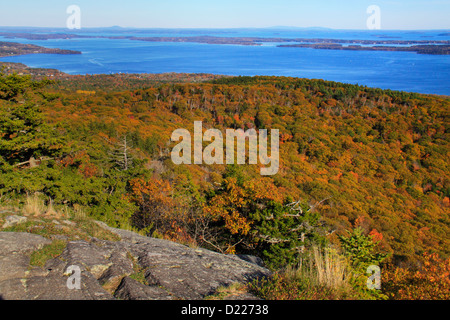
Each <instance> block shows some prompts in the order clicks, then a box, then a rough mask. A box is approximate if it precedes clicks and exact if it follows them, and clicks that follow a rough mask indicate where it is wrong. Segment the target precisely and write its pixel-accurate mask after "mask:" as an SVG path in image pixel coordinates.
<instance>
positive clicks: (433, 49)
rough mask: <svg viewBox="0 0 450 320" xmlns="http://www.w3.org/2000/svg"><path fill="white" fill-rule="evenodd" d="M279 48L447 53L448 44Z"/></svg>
mask: <svg viewBox="0 0 450 320" xmlns="http://www.w3.org/2000/svg"><path fill="white" fill-rule="evenodd" d="M278 47H281V48H312V49H328V50H353V51H402V52H416V53H419V54H434V55H449V54H450V45H414V46H410V47H395V46H371V47H363V46H361V45H349V46H343V45H341V44H337V43H314V44H289V45H279V46H278Z"/></svg>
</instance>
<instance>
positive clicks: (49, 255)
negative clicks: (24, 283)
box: [30, 240, 67, 267]
mask: <svg viewBox="0 0 450 320" xmlns="http://www.w3.org/2000/svg"><path fill="white" fill-rule="evenodd" d="M66 246H67V241H64V240H55V241H53V242H52V243H51V244H48V245H45V246H44V247H43V248H42V249H39V250H36V251H34V252H33V253H32V254H31V256H30V266H36V267H43V266H44V265H45V263H46V262H47V261H48V260H50V259H53V258H56V257H58V256H59V255H60V254H61V253H62V252H63V251H64V249H65V248H66Z"/></svg>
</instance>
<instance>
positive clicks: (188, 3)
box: [0, 0, 450, 30]
mask: <svg viewBox="0 0 450 320" xmlns="http://www.w3.org/2000/svg"><path fill="white" fill-rule="evenodd" d="M69 5H78V6H79V7H80V9H81V14H82V15H81V23H82V27H84V28H89V27H108V26H113V25H118V26H122V27H139V28H237V27H271V26H296V27H328V28H335V29H365V28H366V21H367V18H368V17H369V15H368V14H367V13H366V9H367V7H368V6H369V5H377V6H379V7H380V9H381V28H382V29H385V30H386V29H391V30H392V29H402V30H407V29H409V30H414V29H416V30H419V29H450V19H449V14H450V0H428V1H426V0H311V1H303V0H271V1H267V0H224V1H215V0H209V1H207V0H164V1H154V0H127V1H123V0H109V1H107V0H14V1H13V0H10V1H6V0H2V3H1V4H0V26H36V27H65V26H66V20H67V18H68V14H67V13H66V8H67V7H68V6H69Z"/></svg>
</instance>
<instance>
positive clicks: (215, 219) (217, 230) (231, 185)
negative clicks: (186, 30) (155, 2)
mask: <svg viewBox="0 0 450 320" xmlns="http://www.w3.org/2000/svg"><path fill="white" fill-rule="evenodd" d="M192 77H193V78H192V79H194V77H195V81H189V78H188V79H186V76H184V77H183V79H182V80H181V79H180V81H178V80H177V78H176V76H174V75H172V77H171V79H170V81H158V80H157V79H154V80H153V81H135V80H133V79H131V78H130V79H128V78H127V77H123V76H119V75H117V76H114V75H108V76H106V75H105V76H101V75H99V76H95V77H94V76H85V77H84V76H77V77H76V78H75V77H74V78H73V79H69V80H64V79H62V80H58V81H48V80H46V79H44V80H42V79H41V80H36V79H33V78H32V77H31V76H19V75H16V74H10V75H6V74H3V73H2V74H1V75H0V175H1V176H0V195H1V197H2V198H3V199H5V198H8V199H10V198H13V199H23V197H25V196H26V195H27V194H28V195H30V194H35V193H38V194H39V195H41V196H42V197H43V198H44V199H46V201H51V202H52V203H53V204H54V205H55V206H69V207H71V208H83V210H85V211H86V212H87V213H88V214H89V215H90V216H91V217H93V218H95V219H97V220H102V221H104V222H106V223H108V224H109V225H111V226H114V227H121V228H129V229H135V230H139V231H141V232H143V233H145V234H147V235H150V236H155V237H162V238H165V239H170V240H173V241H177V242H180V243H183V244H188V245H198V246H201V247H205V248H208V249H211V250H215V251H218V252H222V253H242V254H252V255H256V256H259V257H260V258H262V259H263V260H264V262H265V263H266V264H267V266H269V267H270V268H272V269H274V270H277V269H280V268H284V267H286V266H288V265H292V264H295V263H296V261H298V259H299V257H301V256H302V254H303V253H304V252H305V250H307V249H308V248H309V247H311V246H313V245H314V246H316V245H318V246H324V245H336V246H340V247H342V248H343V249H346V248H347V249H348V248H350V249H351V248H353V247H354V246H355V243H364V244H367V242H364V241H368V240H367V239H370V240H371V241H372V242H370V243H373V244H374V245H373V246H372V245H367V246H365V247H364V248H366V249H367V250H369V249H370V250H371V251H370V254H368V253H367V255H366V256H364V257H369V256H370V259H366V260H364V259H362V258H361V257H360V256H358V257H356V256H351V257H352V259H353V260H352V261H353V262H355V264H356V263H357V265H358V268H359V267H361V266H364V267H366V264H374V263H375V264H377V263H381V261H383V263H384V264H386V265H390V266H393V267H394V268H403V269H401V270H409V269H408V268H412V269H411V270H415V269H414V268H419V267H420V266H421V265H424V263H425V262H426V261H430V259H431V258H430V257H433V259H437V260H439V259H447V258H448V257H449V254H450V238H449V234H450V215H449V208H450V200H449V198H450V184H449V183H450V181H449V179H450V171H449V169H450V168H449V161H448V160H449V151H450V149H449V138H450V132H449V130H450V127H449V125H450V124H449V121H448V119H450V115H449V111H450V100H449V98H448V97H441V96H433V95H422V94H416V93H407V92H399V91H391V90H381V89H373V88H368V87H364V86H358V85H350V84H342V83H336V82H329V81H323V80H307V79H298V78H289V77H214V78H211V77H209V76H206V75H205V77H204V78H203V79H200V80H199V76H198V75H196V76H194V75H193V76H192ZM194 121H202V123H203V130H207V129H211V128H217V129H220V130H221V131H223V132H224V131H225V130H226V129H228V128H233V129H238V128H241V129H244V130H247V129H251V128H254V129H257V130H259V129H267V130H270V129H278V130H279V132H280V151H279V158H280V164H279V171H278V173H277V174H276V175H274V176H264V177H263V176H261V175H260V165H249V164H246V165H227V164H224V165H206V164H202V165H194V164H193V165H175V164H174V163H173V162H172V160H171V157H170V152H171V150H172V148H173V147H174V145H175V143H174V142H172V141H171V134H172V132H173V131H174V130H176V129H179V128H186V129H188V130H190V131H191V132H193V126H194ZM205 145H207V144H205ZM247 163H248V161H247ZM358 241H360V242H358ZM352 246H353V247H352ZM348 252H354V251H352V250H349V251H348ZM430 255H431V256H430ZM358 259H359V260H358ZM427 259H428V260H427ZM424 261H425V262H424ZM439 261H440V260H439ZM442 261H444V260H442ZM369 262H370V263H369ZM443 263H444V262H443ZM425 265H426V264H425ZM361 270H362V269H361ZM389 276H390V277H392V278H395V279H397V282H395V281H394V282H393V283H396V284H397V285H398V286H397V287H395V286H393V287H391V289H392V292H395V291H397V292H399V290H400V289H399V288H401V289H402V290H403V289H404V291H402V292H406V293H405V296H407V295H408V294H410V297H415V296H414V295H413V293H410V292H409V291H408V290H407V289H405V287H402V285H403V284H401V283H403V282H401V281H400V280H398V279H407V278H408V277H410V278H411V277H415V276H417V274H415V273H414V275H412V274H407V271H404V273H401V274H400V273H392V274H390V275H389ZM402 277H403V278H402ZM410 278H408V279H410ZM447 278H448V275H447ZM402 281H403V280H402ZM405 281H406V280H405ZM408 281H409V280H408ZM411 281H412V280H411ZM408 292H409V293H408Z"/></svg>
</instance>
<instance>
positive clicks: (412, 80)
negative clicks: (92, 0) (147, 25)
mask: <svg viewBox="0 0 450 320" xmlns="http://www.w3.org/2000/svg"><path fill="white" fill-rule="evenodd" d="M1 31H7V32H11V30H1V29H0V32H1ZM59 32H61V30H60V31H59ZM64 32H66V33H67V30H66V31H64ZM79 33H80V34H81V33H83V34H90V35H104V36H112V35H127V36H141V37H142V36H149V37H150V36H161V37H162V36H199V35H212V36H221V37H271V38H331V39H368V40H450V37H449V36H447V35H445V33H448V30H447V31H445V30H441V31H403V32H399V31H380V30H378V31H345V30H308V31H303V30H276V29H262V30H260V29H229V30H191V31H190V30H126V31H124V30H110V31H102V32H99V31H96V32H95V33H94V32H89V31H83V32H79ZM0 41H15V42H20V43H32V44H36V45H40V46H44V47H49V48H61V49H70V50H79V51H81V52H82V53H83V54H82V55H48V54H34V55H23V56H16V57H7V58H0V61H7V62H20V63H24V64H26V65H28V66H30V67H39V68H55V69H59V70H61V71H63V72H66V73H69V74H101V73H107V74H108V73H119V72H121V73H165V72H186V73H212V74H224V75H247V76H253V75H274V76H290V77H300V78H311V79H325V80H331V81H339V82H345V83H352V84H360V85H366V86H369V87H376V88H382V89H392V90H401V91H408V92H419V93H431V94H442V95H450V56H442V55H421V54H416V53H410V52H370V51H341V50H316V49H310V48H277V47H276V45H277V43H264V44H263V45H262V46H239V45H212V44H198V43H168V42H145V41H133V40H128V39H101V38H93V39H68V40H63V39H57V40H26V39H6V38H4V37H0Z"/></svg>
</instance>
